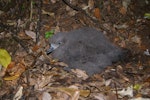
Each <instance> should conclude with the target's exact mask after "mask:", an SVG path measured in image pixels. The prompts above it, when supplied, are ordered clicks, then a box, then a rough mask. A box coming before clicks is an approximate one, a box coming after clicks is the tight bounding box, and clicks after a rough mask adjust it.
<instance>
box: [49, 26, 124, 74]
mask: <svg viewBox="0 0 150 100" xmlns="http://www.w3.org/2000/svg"><path fill="white" fill-rule="evenodd" d="M50 44H51V46H50V49H49V50H48V51H47V54H49V53H51V54H52V57H53V58H55V59H58V60H59V61H62V62H64V63H66V64H68V65H69V69H81V70H84V71H86V73H87V74H88V75H90V76H91V75H93V74H96V73H100V72H101V71H102V70H103V69H104V68H106V67H107V66H108V65H111V64H112V63H113V62H117V61H118V60H119V59H120V57H121V56H122V54H123V52H122V49H121V48H119V47H117V46H115V45H114V44H112V43H111V42H110V41H109V40H108V39H107V38H106V37H105V36H104V34H103V33H102V32H100V31H98V30H96V29H94V28H88V27H84V28H81V29H77V30H73V31H70V32H66V33H65V32H59V33H57V34H55V35H53V36H52V37H51V38H50Z"/></svg>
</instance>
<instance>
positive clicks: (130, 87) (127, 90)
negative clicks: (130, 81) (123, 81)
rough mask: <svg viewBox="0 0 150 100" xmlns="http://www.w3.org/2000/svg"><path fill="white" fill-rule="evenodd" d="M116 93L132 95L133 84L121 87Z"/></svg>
mask: <svg viewBox="0 0 150 100" xmlns="http://www.w3.org/2000/svg"><path fill="white" fill-rule="evenodd" d="M118 94H119V95H121V96H122V97H123V96H130V97H133V86H129V87H127V88H126V89H125V88H123V89H122V90H121V91H118Z"/></svg>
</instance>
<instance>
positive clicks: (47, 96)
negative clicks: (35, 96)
mask: <svg viewBox="0 0 150 100" xmlns="http://www.w3.org/2000/svg"><path fill="white" fill-rule="evenodd" d="M42 100H52V96H51V95H50V94H49V93H48V92H44V93H43V95H42Z"/></svg>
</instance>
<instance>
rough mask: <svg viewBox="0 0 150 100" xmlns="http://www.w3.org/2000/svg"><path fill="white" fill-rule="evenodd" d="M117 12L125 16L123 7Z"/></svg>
mask: <svg viewBox="0 0 150 100" xmlns="http://www.w3.org/2000/svg"><path fill="white" fill-rule="evenodd" d="M119 12H120V13H121V14H122V15H125V14H126V12H127V10H126V9H125V8H124V7H121V8H120V10H119Z"/></svg>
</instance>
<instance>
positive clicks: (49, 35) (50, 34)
mask: <svg viewBox="0 0 150 100" xmlns="http://www.w3.org/2000/svg"><path fill="white" fill-rule="evenodd" d="M53 34H54V30H51V31H48V32H46V33H45V38H46V39H48V38H50V37H52V36H53Z"/></svg>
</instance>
